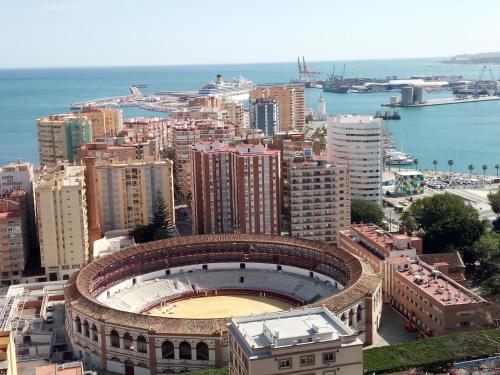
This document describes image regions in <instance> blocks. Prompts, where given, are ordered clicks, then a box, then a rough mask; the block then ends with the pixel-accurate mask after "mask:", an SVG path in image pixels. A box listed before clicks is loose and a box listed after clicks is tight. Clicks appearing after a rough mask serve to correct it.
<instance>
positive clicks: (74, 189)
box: [35, 164, 89, 281]
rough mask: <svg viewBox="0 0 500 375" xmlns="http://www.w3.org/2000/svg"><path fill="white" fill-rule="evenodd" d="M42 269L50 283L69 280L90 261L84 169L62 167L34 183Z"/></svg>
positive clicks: (58, 166)
mask: <svg viewBox="0 0 500 375" xmlns="http://www.w3.org/2000/svg"><path fill="white" fill-rule="evenodd" d="M35 201H36V212H37V221H38V223H37V225H38V234H39V242H40V255H41V261H42V267H45V273H46V275H47V276H48V278H49V280H50V281H54V280H61V279H68V278H69V276H70V275H71V274H72V273H73V272H75V271H77V270H78V269H79V268H80V267H81V266H82V265H84V264H85V263H86V262H87V260H88V249H89V244H88V234H87V200H86V197H85V179H84V168H83V167H80V166H70V165H68V164H59V165H57V167H56V168H55V169H53V170H51V171H49V172H46V173H44V174H43V175H42V176H40V178H39V180H38V181H36V183H35Z"/></svg>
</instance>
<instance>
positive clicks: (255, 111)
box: [249, 99, 280, 137]
mask: <svg viewBox="0 0 500 375" xmlns="http://www.w3.org/2000/svg"><path fill="white" fill-rule="evenodd" d="M279 116H280V111H279V103H278V102H276V101H275V100H266V99H253V100H251V101H250V111H249V118H250V128H251V129H259V130H262V132H263V133H264V135H265V136H267V137H269V136H272V135H273V134H274V133H276V132H278V131H279V130H280V117H279Z"/></svg>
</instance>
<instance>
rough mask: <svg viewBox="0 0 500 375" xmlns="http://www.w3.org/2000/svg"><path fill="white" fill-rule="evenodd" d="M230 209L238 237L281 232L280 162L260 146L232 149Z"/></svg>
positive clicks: (240, 145)
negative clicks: (238, 232)
mask: <svg viewBox="0 0 500 375" xmlns="http://www.w3.org/2000/svg"><path fill="white" fill-rule="evenodd" d="M231 168H232V172H231V173H232V175H233V177H232V179H233V191H232V205H233V208H234V212H235V226H236V228H237V229H238V230H239V231H240V232H241V233H255V234H275V235H278V234H280V232H281V159H280V152H279V151H278V150H270V149H267V148H266V147H265V146H264V145H244V144H239V145H236V147H235V150H234V152H232V153H231Z"/></svg>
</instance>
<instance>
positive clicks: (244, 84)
mask: <svg viewBox="0 0 500 375" xmlns="http://www.w3.org/2000/svg"><path fill="white" fill-rule="evenodd" d="M255 87H256V85H255V83H253V82H252V81H250V80H248V79H246V78H244V77H243V76H240V77H239V78H238V79H234V80H232V81H229V82H224V81H223V80H222V75H221V74H217V77H216V79H215V81H212V82H210V83H207V84H206V85H205V86H203V87H202V88H201V89H200V90H199V91H198V94H200V95H203V96H212V95H215V96H220V97H224V98H227V99H232V100H248V97H249V93H250V90H253V89H254V88H255Z"/></svg>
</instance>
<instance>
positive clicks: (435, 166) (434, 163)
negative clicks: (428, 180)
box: [432, 160, 438, 174]
mask: <svg viewBox="0 0 500 375" xmlns="http://www.w3.org/2000/svg"><path fill="white" fill-rule="evenodd" d="M432 164H433V165H434V174H436V168H437V165H438V161H437V160H433V161H432Z"/></svg>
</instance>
